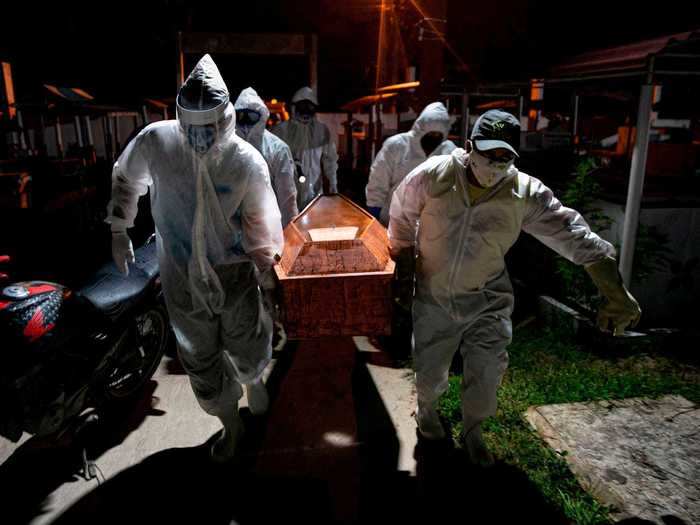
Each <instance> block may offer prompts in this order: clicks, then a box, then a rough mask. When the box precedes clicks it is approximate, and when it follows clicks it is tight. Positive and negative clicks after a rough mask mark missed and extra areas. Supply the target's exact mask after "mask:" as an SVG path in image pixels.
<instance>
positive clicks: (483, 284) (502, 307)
mask: <svg viewBox="0 0 700 525" xmlns="http://www.w3.org/2000/svg"><path fill="white" fill-rule="evenodd" d="M467 165H468V154H467V153H466V152H465V151H464V150H463V149H461V148H460V149H456V150H455V151H453V152H452V154H450V155H441V156H437V157H432V158H430V159H428V160H427V161H426V162H425V163H423V164H422V165H420V166H419V167H418V168H416V169H415V170H414V171H413V172H411V173H410V174H409V175H408V177H406V179H404V181H403V182H402V183H401V184H400V185H399V186H398V188H397V189H396V191H395V192H394V197H393V199H392V202H391V220H390V223H389V237H390V242H391V249H392V253H396V252H397V251H398V250H401V249H403V248H407V247H411V246H414V244H415V245H416V253H417V260H416V290H415V299H414V302H413V327H414V348H413V353H414V356H413V357H414V366H415V372H416V388H417V393H418V403H419V406H420V405H421V404H422V403H424V404H425V406H430V405H433V404H434V403H436V402H437V400H438V398H439V397H440V395H441V394H442V393H443V392H445V390H446V389H447V386H448V372H449V367H450V363H451V361H452V357H453V356H454V354H455V352H457V351H458V350H459V351H460V352H461V354H462V360H463V381H462V415H463V419H464V432H465V433H467V432H469V430H471V429H472V428H474V427H475V425H477V424H479V423H480V422H481V421H482V420H484V419H485V418H487V417H489V416H492V415H494V414H495V411H496V392H497V389H498V386H499V385H500V382H501V379H502V377H503V374H504V372H505V370H506V368H507V365H508V354H507V352H506V347H507V346H508V344H509V343H510V341H511V336H512V328H511V320H510V317H511V313H512V309H513V289H512V286H511V283H510V279H509V278H508V274H507V272H506V268H505V262H504V256H505V254H506V252H507V251H508V250H509V249H510V247H511V246H512V245H513V243H515V241H516V239H517V238H518V235H519V234H520V231H521V230H522V231H525V232H527V233H529V234H531V235H533V236H534V237H536V238H537V239H538V240H540V241H541V242H543V243H544V244H545V245H547V246H548V247H550V248H551V249H553V250H554V251H556V252H557V253H559V254H560V255H562V256H564V257H566V258H567V259H568V260H570V261H572V262H573V263H575V264H579V265H586V264H589V263H593V262H597V261H599V260H601V259H603V258H605V257H606V256H614V251H615V250H614V248H613V246H612V245H611V244H610V243H608V242H607V241H604V240H603V239H601V238H600V237H598V235H596V234H595V233H593V232H591V230H590V228H589V227H588V225H587V224H586V222H585V221H584V219H583V218H582V217H581V215H579V213H578V212H576V211H575V210H573V209H571V208H566V207H565V206H563V205H562V204H561V202H559V200H557V198H556V197H554V195H553V194H552V191H551V190H550V189H549V188H547V186H545V185H544V184H542V182H540V181H539V180H538V179H536V178H534V177H530V176H529V175H526V174H525V173H522V172H519V171H518V170H517V169H516V168H515V167H513V168H512V169H511V170H510V172H509V176H508V177H507V178H505V179H504V180H502V181H501V182H500V183H498V184H496V186H494V187H493V188H490V189H488V190H487V191H486V192H485V193H484V194H483V195H482V196H481V197H480V198H478V199H477V200H476V201H475V202H470V199H469V194H468V192H467V177H466V169H467V168H466V166H467ZM416 234H417V235H416Z"/></svg>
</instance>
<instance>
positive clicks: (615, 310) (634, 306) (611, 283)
mask: <svg viewBox="0 0 700 525" xmlns="http://www.w3.org/2000/svg"><path fill="white" fill-rule="evenodd" d="M586 271H587V272H588V275H590V276H591V279H592V280H593V283H594V284H595V285H596V287H597V288H598V291H599V292H600V294H601V295H602V296H603V297H604V298H605V302H604V304H603V305H602V306H601V307H600V308H599V309H598V328H600V329H601V330H603V331H607V330H608V326H609V325H612V330H613V335H616V336H618V335H622V334H623V333H624V331H625V328H627V327H630V328H634V326H635V325H636V324H637V323H638V322H639V318H640V317H641V315H642V310H641V309H640V308H639V304H638V303H637V301H636V300H635V299H634V297H632V294H630V293H629V291H627V288H625V285H624V284H623V283H622V277H620V273H619V272H618V271H617V262H616V261H615V259H613V258H612V257H606V258H605V259H603V260H601V261H598V262H595V263H593V264H591V265H589V266H587V267H586Z"/></svg>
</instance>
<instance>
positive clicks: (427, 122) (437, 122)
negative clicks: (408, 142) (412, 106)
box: [411, 102, 450, 140]
mask: <svg viewBox="0 0 700 525" xmlns="http://www.w3.org/2000/svg"><path fill="white" fill-rule="evenodd" d="M431 131H439V132H440V133H442V134H443V136H444V137H445V139H447V135H448V134H449V131H450V114H449V113H448V112H447V108H446V107H445V106H444V105H443V103H442V102H433V103H431V104H428V105H427V106H425V109H424V110H423V111H421V114H420V115H419V116H418V118H417V119H416V121H415V122H414V123H413V127H412V128H411V134H412V135H413V136H414V137H415V138H416V139H418V140H420V139H421V138H423V135H425V134H426V133H429V132H431Z"/></svg>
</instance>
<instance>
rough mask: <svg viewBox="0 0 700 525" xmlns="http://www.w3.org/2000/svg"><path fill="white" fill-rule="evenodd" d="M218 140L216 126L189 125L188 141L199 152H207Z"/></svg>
mask: <svg viewBox="0 0 700 525" xmlns="http://www.w3.org/2000/svg"><path fill="white" fill-rule="evenodd" d="M215 141H216V126H213V125H205V126H195V125H190V126H187V142H189V144H190V146H192V149H193V150H195V151H196V152H197V153H206V152H207V151H209V148H211V147H212V146H213V145H214V142H215Z"/></svg>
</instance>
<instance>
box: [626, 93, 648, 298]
mask: <svg viewBox="0 0 700 525" xmlns="http://www.w3.org/2000/svg"><path fill="white" fill-rule="evenodd" d="M653 93H654V86H653V85H651V84H643V85H642V89H641V92H640V97H639V111H638V113H637V141H636V143H635V145H634V151H633V153H632V166H631V167H630V180H629V186H628V189H627V204H626V206H625V222H624V224H623V227H622V245H621V247H620V274H621V275H622V280H623V281H624V283H625V285H626V286H628V287H629V286H630V283H631V280H632V263H633V262H634V246H635V242H636V238H637V226H638V224H639V209H640V206H641V200H642V191H643V190H644V173H645V172H646V164H647V151H648V149H649V129H650V125H651V104H652V100H651V99H652V95H653Z"/></svg>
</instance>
